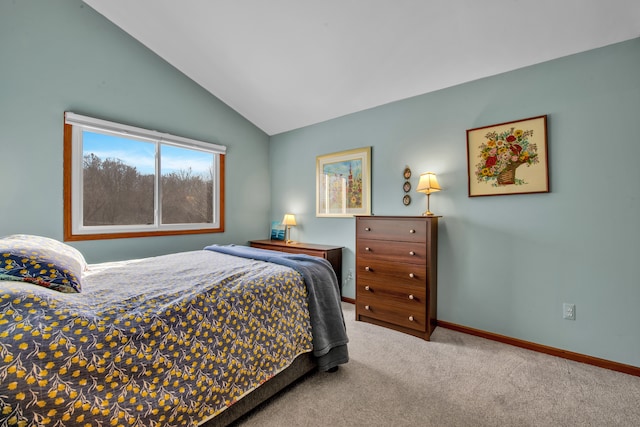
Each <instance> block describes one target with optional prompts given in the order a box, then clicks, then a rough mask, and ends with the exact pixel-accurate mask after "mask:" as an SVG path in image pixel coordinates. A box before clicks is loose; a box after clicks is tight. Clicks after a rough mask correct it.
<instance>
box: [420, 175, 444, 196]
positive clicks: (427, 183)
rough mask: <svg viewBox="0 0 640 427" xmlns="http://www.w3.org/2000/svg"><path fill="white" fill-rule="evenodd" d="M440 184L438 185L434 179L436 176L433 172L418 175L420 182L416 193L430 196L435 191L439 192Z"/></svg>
mask: <svg viewBox="0 0 640 427" xmlns="http://www.w3.org/2000/svg"><path fill="white" fill-rule="evenodd" d="M440 190H442V188H440V184H438V180H437V179H436V174H435V173H433V172H425V173H423V174H422V175H420V181H418V188H416V191H417V192H419V193H425V194H431V193H435V192H436V191H440Z"/></svg>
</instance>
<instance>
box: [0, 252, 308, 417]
mask: <svg viewBox="0 0 640 427" xmlns="http://www.w3.org/2000/svg"><path fill="white" fill-rule="evenodd" d="M114 264H115V265H114ZM114 264H109V266H110V268H101V269H100V268H98V267H100V266H102V267H104V266H106V265H107V264H105V265H104V266H103V265H97V266H91V268H90V272H89V274H87V275H86V277H83V285H82V292H81V293H78V294H64V293H60V292H56V291H53V290H50V289H46V288H43V287H41V286H35V285H32V284H29V283H23V282H0V425H24V426H27V425H56V426H84V425H92V426H110V425H114V426H117V425H121V426H181V425H197V424H199V423H201V422H203V421H206V420H208V419H210V418H211V417H212V416H214V415H216V414H218V413H220V412H221V411H223V410H224V409H225V408H227V407H228V406H230V405H232V404H233V403H234V402H236V401H237V400H238V399H240V398H241V397H243V396H244V395H245V394H247V393H248V392H250V391H252V390H253V389H255V388H256V387H258V386H259V385H260V384H261V383H263V382H265V381H267V380H268V379H270V378H271V377H273V376H274V375H276V374H277V373H278V372H280V371H282V370H283V369H285V368H286V367H287V366H289V365H290V364H291V362H292V361H293V360H294V359H295V358H296V357H297V356H298V355H300V354H302V353H305V352H309V351H311V350H312V349H313V345H312V335H311V325H310V322H309V312H308V308H307V302H306V295H307V291H306V288H305V285H304V282H303V279H302V277H301V276H300V274H299V273H297V272H295V271H294V270H292V269H290V268H287V267H284V266H280V265H276V264H271V263H265V262H261V261H254V260H249V259H244V258H238V257H234V256H230V255H225V254H221V253H216V252H211V251H193V252H184V253H179V254H172V255H165V256H159V257H154V258H147V259H143V260H137V261H135V262H129V263H122V264H119V263H114Z"/></svg>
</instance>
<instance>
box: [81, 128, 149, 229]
mask: <svg viewBox="0 0 640 427" xmlns="http://www.w3.org/2000/svg"><path fill="white" fill-rule="evenodd" d="M82 155H83V172H82V173H83V180H82V181H83V198H82V201H83V204H82V207H83V224H84V226H100V225H139V224H153V223H154V208H153V206H154V175H155V144H154V143H149V142H143V141H139V140H135V139H129V138H123V137H118V136H112V135H106V134H101V133H94V132H89V131H86V130H84V131H83V134H82Z"/></svg>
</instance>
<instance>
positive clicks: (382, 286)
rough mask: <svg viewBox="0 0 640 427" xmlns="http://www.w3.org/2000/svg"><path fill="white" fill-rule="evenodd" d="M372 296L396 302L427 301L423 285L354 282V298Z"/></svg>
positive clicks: (419, 302)
mask: <svg viewBox="0 0 640 427" xmlns="http://www.w3.org/2000/svg"><path fill="white" fill-rule="evenodd" d="M367 295H368V296H374V297H376V298H384V299H389V300H390V301H394V302H396V303H400V304H404V303H408V304H409V303H410V304H422V305H423V306H424V305H425V304H426V302H427V289H426V288H425V286H423V285H418V286H415V285H399V284H397V283H377V282H367V281H365V280H360V281H358V283H357V284H356V298H360V297H361V296H367Z"/></svg>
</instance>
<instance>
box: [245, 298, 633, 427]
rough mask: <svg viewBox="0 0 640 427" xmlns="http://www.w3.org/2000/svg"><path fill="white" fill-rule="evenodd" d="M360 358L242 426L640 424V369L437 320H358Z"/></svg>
mask: <svg viewBox="0 0 640 427" xmlns="http://www.w3.org/2000/svg"><path fill="white" fill-rule="evenodd" d="M343 310H344V313H345V319H346V323H347V332H348V334H349V339H350V344H349V351H350V355H351V360H350V362H349V363H348V364H346V365H343V366H341V367H340V369H339V371H338V372H336V373H333V374H328V373H316V374H313V375H312V376H310V377H308V378H306V379H305V380H304V381H301V382H299V383H297V384H296V385H295V386H293V387H291V388H290V389H288V390H287V391H285V392H284V393H282V394H280V395H278V396H277V397H276V398H274V399H273V400H271V401H270V402H268V403H267V404H265V405H263V406H262V407H260V408H259V409H258V410H257V411H255V412H254V413H252V414H251V415H249V416H248V417H245V418H244V419H242V420H241V421H240V422H239V423H238V424H237V425H239V426H243V427H244V426H246V427H249V426H260V427H270V426H273V427H284V426H322V427H327V426H438V427H447V426H572V427H573V426H599V427H600V426H640V377H634V376H631V375H626V374H622V373H619V372H614V371H610V370H606V369H602V368H597V367H594V366H590V365H584V364H581V363H577V362H572V361H568V360H564V359H560V358H557V357H553V356H549V355H545V354H541V353H536V352H532V351H529V350H524V349H521V348H517V347H512V346H509V345H505V344H501V343H497V342H494V341H490V340H486V339H483V338H478V337H474V336H471V335H466V334H462V333H459V332H455V331H451V330H448V329H444V328H436V330H435V332H434V334H433V336H432V341H430V342H426V341H423V340H420V339H418V338H415V337H411V336H408V335H405V334H401V333H399V332H395V331H391V330H388V329H385V328H381V327H378V326H374V325H370V324H367V323H363V322H356V321H355V320H354V318H355V311H354V306H353V305H351V304H347V303H343Z"/></svg>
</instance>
